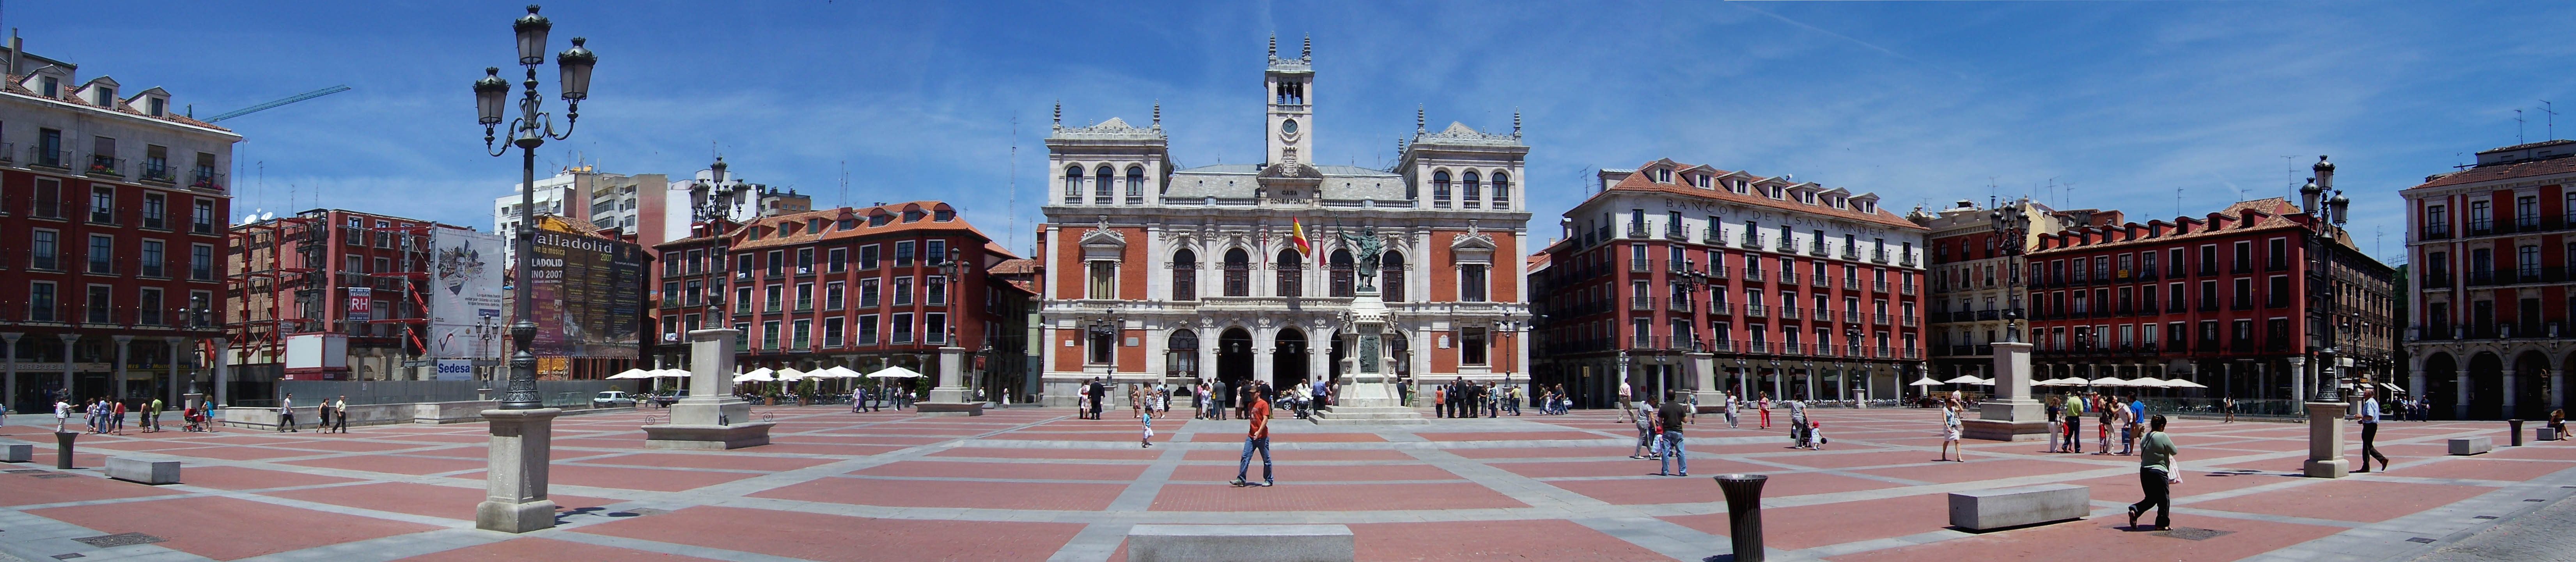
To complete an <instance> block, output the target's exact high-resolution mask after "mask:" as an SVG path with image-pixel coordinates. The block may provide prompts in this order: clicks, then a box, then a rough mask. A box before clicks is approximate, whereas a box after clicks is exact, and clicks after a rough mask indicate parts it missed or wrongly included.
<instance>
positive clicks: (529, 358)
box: [474, 5, 599, 410]
mask: <svg viewBox="0 0 2576 562" xmlns="http://www.w3.org/2000/svg"><path fill="white" fill-rule="evenodd" d="M510 28H511V29H512V30H515V31H516V32H517V33H518V46H519V65H520V66H523V67H527V80H526V81H524V82H521V85H522V86H523V87H524V89H523V90H522V95H521V96H520V98H519V116H518V117H517V118H516V119H515V120H513V121H512V122H511V123H510V136H511V138H510V142H508V143H506V144H502V145H498V147H497V149H496V147H495V145H494V144H493V142H492V141H493V140H494V139H495V137H494V136H493V132H494V126H495V125H499V124H501V114H502V110H501V107H502V103H503V101H504V99H503V98H504V97H506V96H507V95H508V94H509V92H510V84H509V82H506V81H503V80H502V79H501V69H500V68H499V67H487V68H484V69H483V73H484V76H483V78H482V79H480V80H475V81H474V101H475V104H474V105H475V108H476V109H477V110H478V112H479V113H480V114H479V116H478V117H479V121H480V122H481V123H482V124H483V147H484V149H485V150H488V151H491V155H493V156H501V155H504V154H508V153H509V151H510V147H513V146H516V147H518V148H519V152H520V163H519V173H520V191H519V228H518V232H515V233H513V234H514V235H515V236H516V238H517V239H516V244H517V245H518V250H517V253H518V257H519V259H517V260H515V261H517V262H518V263H517V264H515V265H516V266H517V268H518V270H519V278H518V281H517V282H516V284H515V285H516V286H515V287H514V290H513V293H514V294H513V295H512V296H513V298H515V299H516V300H517V301H518V308H517V311H516V312H517V315H518V320H517V321H516V322H514V323H512V324H511V325H510V339H511V345H512V346H513V347H514V348H515V349H516V352H515V353H513V354H511V356H510V385H509V387H508V390H507V391H506V392H505V393H504V394H502V396H501V409H504V410H531V409H536V408H540V407H543V404H541V403H540V401H539V400H538V398H537V378H536V372H537V357H536V355H535V354H533V353H531V352H530V351H529V349H528V345H529V344H530V343H531V341H532V340H534V339H535V338H536V335H537V324H536V322H535V316H536V313H535V310H536V308H535V304H536V302H535V300H536V299H535V294H534V291H533V290H532V289H533V288H534V286H535V284H534V283H533V282H532V279H531V278H530V277H531V276H530V274H531V273H533V271H532V270H531V267H530V265H529V264H531V263H534V262H533V255H532V252H533V250H534V249H535V244H536V222H535V207H536V193H537V147H539V146H544V145H545V144H546V139H554V140H564V139H568V138H571V136H572V130H573V127H574V126H575V124H576V123H578V122H579V121H580V119H581V100H584V99H589V98H590V70H591V66H592V65H595V64H597V63H598V62H599V55H598V54H595V53H592V52H590V49H588V48H585V47H583V46H582V43H583V42H584V41H585V39H583V38H580V37H574V38H573V39H572V48H570V49H565V50H564V51H563V52H562V53H558V54H556V55H555V66H557V67H559V68H560V69H561V70H562V71H563V72H562V75H561V78H560V80H559V81H560V85H561V86H562V87H563V89H562V96H563V100H564V130H563V132H562V133H561V134H557V133H556V132H555V128H554V120H553V117H552V115H550V114H547V113H545V112H543V111H540V107H539V106H540V105H541V104H543V103H544V101H545V99H544V97H543V96H539V95H537V66H539V65H542V64H544V63H545V50H546V32H547V30H550V29H553V28H554V24H553V23H552V22H550V21H548V20H546V17H545V16H540V15H537V6H535V5H530V6H528V15H526V16H521V17H520V18H519V19H518V20H517V21H514V22H511V24H510Z"/></svg>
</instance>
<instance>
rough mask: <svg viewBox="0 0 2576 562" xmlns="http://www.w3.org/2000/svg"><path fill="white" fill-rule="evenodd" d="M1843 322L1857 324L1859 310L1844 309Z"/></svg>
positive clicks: (1858, 321)
mask: <svg viewBox="0 0 2576 562" xmlns="http://www.w3.org/2000/svg"><path fill="white" fill-rule="evenodd" d="M1843 322H1844V323H1848V324H1859V323H1860V311H1858V310H1845V311H1843Z"/></svg>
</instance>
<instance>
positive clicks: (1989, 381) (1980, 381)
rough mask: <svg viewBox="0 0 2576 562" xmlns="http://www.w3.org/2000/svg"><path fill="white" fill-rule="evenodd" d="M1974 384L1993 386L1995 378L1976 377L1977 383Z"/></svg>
mask: <svg viewBox="0 0 2576 562" xmlns="http://www.w3.org/2000/svg"><path fill="white" fill-rule="evenodd" d="M1976 384H1979V385H1983V386H1994V385H1995V379H1977V383H1976Z"/></svg>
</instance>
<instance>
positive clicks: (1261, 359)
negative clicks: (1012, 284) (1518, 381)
mask: <svg viewBox="0 0 2576 562" xmlns="http://www.w3.org/2000/svg"><path fill="white" fill-rule="evenodd" d="M1263 332H1268V333H1269V335H1268V336H1266V337H1265V336H1263V334H1262V333H1263ZM1265 339H1267V340H1269V342H1270V343H1268V344H1267V345H1265V344H1263V343H1262V341H1263V340H1265ZM1425 343H1430V342H1425ZM1252 350H1253V352H1252V380H1253V381H1259V382H1265V383H1266V382H1270V381H1271V380H1272V379H1271V371H1272V370H1274V369H1276V368H1278V366H1279V365H1277V361H1278V360H1279V332H1278V331H1277V330H1269V329H1264V330H1260V331H1256V332H1253V334H1252ZM1112 374H1115V373H1114V370H1113V373H1112ZM1112 394H1115V393H1112Z"/></svg>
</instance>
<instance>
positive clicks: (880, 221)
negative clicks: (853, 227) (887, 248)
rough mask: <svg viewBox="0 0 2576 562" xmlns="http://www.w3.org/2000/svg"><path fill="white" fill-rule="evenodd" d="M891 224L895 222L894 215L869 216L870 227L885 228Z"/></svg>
mask: <svg viewBox="0 0 2576 562" xmlns="http://www.w3.org/2000/svg"><path fill="white" fill-rule="evenodd" d="M889 222H894V215H868V226H885V225H886V223H889Z"/></svg>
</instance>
